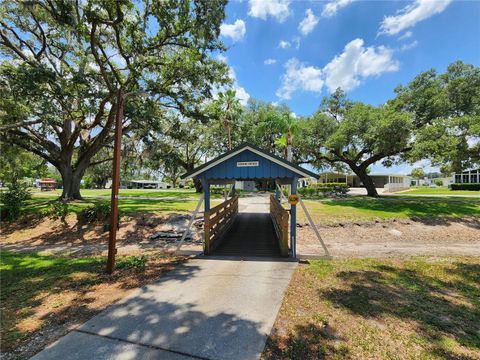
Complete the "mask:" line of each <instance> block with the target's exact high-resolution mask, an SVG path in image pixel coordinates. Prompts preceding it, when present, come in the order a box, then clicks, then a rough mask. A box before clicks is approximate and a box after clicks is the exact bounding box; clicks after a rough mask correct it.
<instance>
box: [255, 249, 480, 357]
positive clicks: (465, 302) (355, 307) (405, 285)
mask: <svg viewBox="0 0 480 360" xmlns="http://www.w3.org/2000/svg"><path fill="white" fill-rule="evenodd" d="M479 279H480V259H479V258H453V257H452V258H423V257H422V258H411V259H408V260H394V259H391V260H373V259H343V260H333V261H312V262H311V264H304V265H303V264H300V266H299V267H298V268H297V270H296V272H295V274H294V276H293V279H292V281H291V282H290V285H289V288H288V289H287V292H286V295H285V297H284V299H283V304H282V307H281V310H280V313H279V315H278V317H277V320H276V323H275V325H274V329H273V331H272V333H271V335H270V337H269V339H268V341H267V346H266V348H265V351H264V354H263V358H265V359H479V358H480V327H479V326H480V325H479V324H480V282H479Z"/></svg>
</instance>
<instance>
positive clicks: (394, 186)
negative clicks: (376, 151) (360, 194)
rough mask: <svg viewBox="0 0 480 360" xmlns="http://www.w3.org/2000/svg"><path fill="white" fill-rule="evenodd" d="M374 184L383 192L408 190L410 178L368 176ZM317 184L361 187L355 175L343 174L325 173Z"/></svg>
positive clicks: (400, 176) (401, 176) (405, 176)
mask: <svg viewBox="0 0 480 360" xmlns="http://www.w3.org/2000/svg"><path fill="white" fill-rule="evenodd" d="M368 175H369V176H370V177H371V178H372V180H373V183H374V184H375V187H376V188H383V189H385V191H390V192H392V191H400V190H406V189H409V188H410V183H411V178H410V176H407V175H401V174H368ZM318 182H321V183H327V182H328V183H330V182H338V183H345V184H348V186H350V187H363V183H362V181H361V180H360V178H359V177H358V176H357V175H355V174H343V173H335V172H325V173H321V174H320V178H319V179H318Z"/></svg>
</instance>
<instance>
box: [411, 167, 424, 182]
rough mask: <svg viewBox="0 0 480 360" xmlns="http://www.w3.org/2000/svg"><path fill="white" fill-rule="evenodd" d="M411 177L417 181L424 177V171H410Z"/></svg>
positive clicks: (418, 169)
mask: <svg viewBox="0 0 480 360" xmlns="http://www.w3.org/2000/svg"><path fill="white" fill-rule="evenodd" d="M412 176H413V177H414V178H415V179H417V180H418V179H422V178H423V177H425V171H423V169H422V168H415V169H412Z"/></svg>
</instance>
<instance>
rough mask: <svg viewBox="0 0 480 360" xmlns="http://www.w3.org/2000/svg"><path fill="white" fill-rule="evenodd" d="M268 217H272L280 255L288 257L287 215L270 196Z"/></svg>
mask: <svg viewBox="0 0 480 360" xmlns="http://www.w3.org/2000/svg"><path fill="white" fill-rule="evenodd" d="M270 216H271V217H272V222H273V227H274V228H275V232H276V234H277V238H278V242H279V245H280V254H281V255H282V256H288V218H289V214H288V211H287V210H285V209H284V208H283V206H282V205H281V204H280V203H279V202H278V200H277V199H275V196H273V195H270Z"/></svg>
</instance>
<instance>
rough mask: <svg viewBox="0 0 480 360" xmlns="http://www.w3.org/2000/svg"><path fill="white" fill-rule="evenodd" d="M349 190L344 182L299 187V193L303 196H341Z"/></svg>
mask: <svg viewBox="0 0 480 360" xmlns="http://www.w3.org/2000/svg"><path fill="white" fill-rule="evenodd" d="M349 190H350V187H349V186H348V185H347V184H345V183H318V184H312V185H310V186H309V187H306V188H302V189H299V191H298V192H299V193H300V195H305V196H321V195H322V196H343V195H345V194H346V193H347V192H348V191H349Z"/></svg>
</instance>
